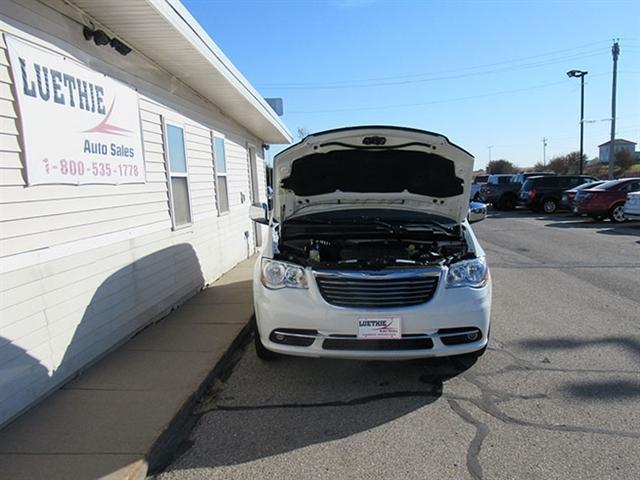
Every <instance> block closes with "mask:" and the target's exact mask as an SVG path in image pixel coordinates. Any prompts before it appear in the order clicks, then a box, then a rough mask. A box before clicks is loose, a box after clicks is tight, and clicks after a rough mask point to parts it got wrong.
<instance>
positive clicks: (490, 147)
mask: <svg viewBox="0 0 640 480" xmlns="http://www.w3.org/2000/svg"><path fill="white" fill-rule="evenodd" d="M487 148H488V149H489V161H491V149H492V148H493V145H489V146H488V147H487Z"/></svg>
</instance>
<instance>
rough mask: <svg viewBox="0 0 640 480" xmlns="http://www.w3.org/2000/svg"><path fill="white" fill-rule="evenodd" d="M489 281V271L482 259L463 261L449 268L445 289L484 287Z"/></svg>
mask: <svg viewBox="0 0 640 480" xmlns="http://www.w3.org/2000/svg"><path fill="white" fill-rule="evenodd" d="M488 280H489V269H488V268H487V262H486V261H485V259H484V258H475V259H473V260H464V261H462V262H458V263H454V264H452V265H451V266H449V271H448V272H447V283H446V285H447V288H455V287H474V288H479V287H484V286H485V285H486V284H487V281H488Z"/></svg>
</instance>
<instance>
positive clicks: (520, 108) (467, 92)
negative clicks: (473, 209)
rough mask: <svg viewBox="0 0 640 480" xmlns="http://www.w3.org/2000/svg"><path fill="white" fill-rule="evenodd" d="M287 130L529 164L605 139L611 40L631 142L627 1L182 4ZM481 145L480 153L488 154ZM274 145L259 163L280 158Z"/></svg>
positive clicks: (635, 122)
mask: <svg viewBox="0 0 640 480" xmlns="http://www.w3.org/2000/svg"><path fill="white" fill-rule="evenodd" d="M183 2H184V3H185V5H186V6H187V8H188V9H189V10H190V11H191V13H192V14H193V15H194V16H195V18H196V19H197V20H198V21H199V22H200V23H201V24H202V25H203V27H204V28H205V29H206V30H207V32H208V33H209V35H210V36H211V37H212V38H213V40H214V41H215V42H216V43H217V44H218V45H219V46H220V47H221V48H222V50H223V51H224V52H225V54H226V55H227V56H228V57H229V58H230V59H231V60H232V61H233V63H234V64H235V65H236V67H238V68H239V69H240V71H241V72H242V73H243V74H244V75H245V76H246V77H247V78H248V79H249V81H250V82H251V83H252V84H253V85H254V86H255V87H256V88H257V89H258V91H259V92H260V93H261V94H262V95H263V96H265V97H282V98H283V99H284V106H285V115H284V117H283V120H284V122H285V124H286V125H287V126H288V127H289V129H290V130H291V131H292V132H293V133H294V135H295V132H296V130H297V128H299V127H301V128H304V129H306V130H308V131H310V132H314V131H319V130H325V129H329V128H336V127H341V126H348V125H361V124H392V125H401V126H410V127H417V128H422V129H425V130H431V131H435V132H440V133H443V134H445V135H447V136H448V137H449V138H450V139H451V140H452V141H454V142H455V143H457V144H459V145H460V146H462V147H464V148H466V149H467V150H469V151H471V152H472V153H473V154H474V155H475V157H476V166H477V167H482V166H484V165H485V164H486V162H487V161H488V159H489V155H490V154H491V158H493V159H497V158H506V159H508V160H510V161H512V162H513V163H515V164H516V165H520V166H530V165H533V164H534V163H535V162H536V161H540V160H542V138H543V137H547V138H548V141H547V143H548V146H547V159H549V158H551V157H553V156H554V155H559V154H564V153H568V152H570V151H573V150H578V144H579V143H578V142H579V114H580V81H579V79H575V78H572V79H570V78H568V77H567V76H566V72H567V71H568V70H570V69H574V68H576V69H581V70H586V71H588V72H589V74H588V75H587V77H586V83H585V119H586V121H587V122H588V123H586V124H585V153H586V154H587V155H588V156H589V158H591V157H594V156H596V155H597V145H598V144H600V143H602V142H605V141H607V140H608V139H609V129H610V122H609V121H608V119H609V118H610V116H611V70H612V60H611V43H612V39H613V38H619V39H620V49H621V54H620V59H619V67H618V70H619V78H618V102H617V106H618V112H617V119H618V120H617V128H616V131H617V133H618V134H617V137H620V138H626V139H629V140H632V141H636V142H640V2H637V1H635V0H634V1H607V2H605V1H588V0H582V1H544V0H540V1H516V0H512V1H455V0H451V1H395V2H391V1H382V0H378V1H376V0H326V1H292V0H291V1H275V0H273V1H247V0H235V1H207V0H183ZM489 146H491V148H489ZM279 150H280V148H278V147H273V148H272V149H271V150H270V154H273V153H275V152H277V151H279Z"/></svg>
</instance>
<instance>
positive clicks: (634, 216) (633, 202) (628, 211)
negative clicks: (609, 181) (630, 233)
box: [622, 192, 640, 220]
mask: <svg viewBox="0 0 640 480" xmlns="http://www.w3.org/2000/svg"><path fill="white" fill-rule="evenodd" d="M622 213H623V214H624V216H625V217H626V218H628V219H629V220H640V192H630V193H627V201H626V202H625V204H624V208H623V209H622Z"/></svg>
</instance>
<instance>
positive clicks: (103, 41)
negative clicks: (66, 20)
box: [82, 25, 131, 55]
mask: <svg viewBox="0 0 640 480" xmlns="http://www.w3.org/2000/svg"><path fill="white" fill-rule="evenodd" d="M82 34H83V35H84V38H85V40H87V41H89V40H91V39H93V42H94V43H95V44H96V45H97V46H99V47H100V46H102V45H110V46H111V47H112V48H114V49H115V50H116V51H117V52H118V53H119V54H120V55H128V54H129V52H131V47H129V46H128V45H125V44H124V43H123V42H121V41H120V40H118V39H117V38H115V37H113V38H110V37H109V35H107V34H106V33H105V32H104V31H103V30H99V29H98V30H96V29H94V28H91V27H87V26H86V25H85V26H84V27H82Z"/></svg>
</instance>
